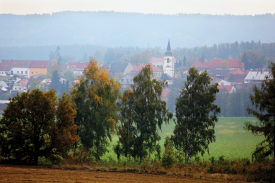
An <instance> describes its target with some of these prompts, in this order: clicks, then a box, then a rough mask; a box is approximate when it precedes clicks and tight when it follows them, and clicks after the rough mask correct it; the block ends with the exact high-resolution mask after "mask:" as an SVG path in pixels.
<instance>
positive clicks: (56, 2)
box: [0, 0, 275, 15]
mask: <svg viewBox="0 0 275 183" xmlns="http://www.w3.org/2000/svg"><path fill="white" fill-rule="evenodd" d="M67 10H69V11H116V12H140V13H161V14H176V13H188V14H189V13H201V14H221V15H224V14H235V15H238V14H239V15H244V14H247V15H255V14H265V13H272V14H273V13H275V0H0V13H12V14H34V13H37V14H42V13H52V12H60V11H67Z"/></svg>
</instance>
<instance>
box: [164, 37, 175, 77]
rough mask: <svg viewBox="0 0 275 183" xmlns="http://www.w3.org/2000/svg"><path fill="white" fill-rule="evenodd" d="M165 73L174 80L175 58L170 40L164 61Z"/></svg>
mask: <svg viewBox="0 0 275 183" xmlns="http://www.w3.org/2000/svg"><path fill="white" fill-rule="evenodd" d="M163 71H164V73H165V74H168V75H169V76H170V77H172V78H174V56H173V53H172V51H171V47H170V40H168V45H167V49H166V52H165V54H164V59H163Z"/></svg>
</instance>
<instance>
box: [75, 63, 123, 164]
mask: <svg viewBox="0 0 275 183" xmlns="http://www.w3.org/2000/svg"><path fill="white" fill-rule="evenodd" d="M119 89H120V84H119V83H118V82H116V81H115V80H114V79H113V78H111V77H109V74H108V70H107V69H105V68H103V67H101V66H100V65H99V64H98V63H97V62H96V61H94V60H93V59H91V60H90V63H89V64H88V66H87V68H86V69H85V70H84V74H83V75H82V76H79V82H78V83H76V84H75V85H74V86H73V87H72V90H71V94H72V99H73V102H74V103H75V104H76V110H77V116H76V118H75V123H76V124H77V125H78V126H79V130H78V134H79V136H80V137H81V142H82V144H83V145H84V146H85V147H87V148H91V149H93V150H94V151H95V157H96V159H97V160H100V156H102V155H103V154H104V153H105V152H106V151H107V147H108V145H109V141H108V140H110V141H111V140H112V134H114V133H115V128H116V123H117V112H116V110H117V109H116V101H117V98H118V96H119V94H120V93H119Z"/></svg>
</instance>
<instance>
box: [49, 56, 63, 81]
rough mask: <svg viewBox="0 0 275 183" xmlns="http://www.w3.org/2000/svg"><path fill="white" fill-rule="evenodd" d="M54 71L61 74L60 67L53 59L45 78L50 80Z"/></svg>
mask: <svg viewBox="0 0 275 183" xmlns="http://www.w3.org/2000/svg"><path fill="white" fill-rule="evenodd" d="M55 70H57V72H58V74H60V73H61V65H59V64H58V63H57V60H55V59H54V60H53V61H52V63H51V65H50V69H49V72H48V73H47V76H48V77H49V78H52V77H53V72H54V71H55Z"/></svg>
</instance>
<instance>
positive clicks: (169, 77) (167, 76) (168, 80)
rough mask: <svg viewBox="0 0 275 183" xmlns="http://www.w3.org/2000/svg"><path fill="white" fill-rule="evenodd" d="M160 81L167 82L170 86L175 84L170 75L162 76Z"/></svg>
mask: <svg viewBox="0 0 275 183" xmlns="http://www.w3.org/2000/svg"><path fill="white" fill-rule="evenodd" d="M160 79H161V80H162V81H164V80H165V81H167V82H168V85H172V84H173V78H172V77H171V76H169V75H168V74H162V76H161V77H160Z"/></svg>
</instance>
